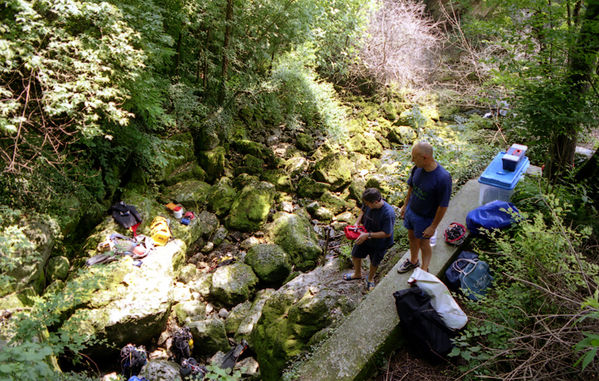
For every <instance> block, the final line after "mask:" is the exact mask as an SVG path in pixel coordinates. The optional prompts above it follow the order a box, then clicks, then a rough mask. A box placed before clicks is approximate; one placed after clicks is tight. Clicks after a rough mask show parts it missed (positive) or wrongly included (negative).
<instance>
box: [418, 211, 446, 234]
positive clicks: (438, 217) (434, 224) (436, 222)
mask: <svg viewBox="0 0 599 381" xmlns="http://www.w3.org/2000/svg"><path fill="white" fill-rule="evenodd" d="M445 212H447V207H446V206H440V207H438V208H437V212H436V213H435V218H433V222H432V223H431V224H430V226H429V227H428V228H426V229H424V231H423V232H422V237H424V238H430V237H432V236H433V234H435V230H436V229H437V226H439V224H440V223H441V220H442V219H443V216H445Z"/></svg>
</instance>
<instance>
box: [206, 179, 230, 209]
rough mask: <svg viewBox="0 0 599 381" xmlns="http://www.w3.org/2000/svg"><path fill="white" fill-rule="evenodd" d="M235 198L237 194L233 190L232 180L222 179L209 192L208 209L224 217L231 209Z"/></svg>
mask: <svg viewBox="0 0 599 381" xmlns="http://www.w3.org/2000/svg"><path fill="white" fill-rule="evenodd" d="M235 196H237V192H236V191H235V189H234V188H233V183H232V181H231V179H230V178H228V177H221V178H220V179H219V180H218V181H217V182H216V183H214V185H213V186H212V187H211V188H210V190H209V192H208V196H207V201H208V208H210V210H211V211H213V212H214V213H216V214H217V215H218V216H221V217H222V216H224V215H226V214H227V213H228V212H229V210H230V209H231V205H232V204H233V200H235Z"/></svg>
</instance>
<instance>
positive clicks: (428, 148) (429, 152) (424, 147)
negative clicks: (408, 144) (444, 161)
mask: <svg viewBox="0 0 599 381" xmlns="http://www.w3.org/2000/svg"><path fill="white" fill-rule="evenodd" d="M414 150H416V152H417V153H419V154H420V155H424V156H428V157H430V158H432V157H433V146H432V145H431V144H430V143H428V142H417V143H416V144H414Z"/></svg>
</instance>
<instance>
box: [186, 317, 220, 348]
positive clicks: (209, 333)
mask: <svg viewBox="0 0 599 381" xmlns="http://www.w3.org/2000/svg"><path fill="white" fill-rule="evenodd" d="M187 326H188V327H189V329H190V330H191V334H192V335H193V341H194V343H196V345H194V348H193V351H194V353H197V354H199V355H209V356H210V355H213V354H215V353H216V352H218V351H223V352H227V351H228V350H229V348H230V345H229V340H228V339H227V333H226V332H225V322H224V321H223V320H222V319H219V318H216V317H214V318H209V319H205V320H198V321H192V322H190V323H189V324H188V325H187Z"/></svg>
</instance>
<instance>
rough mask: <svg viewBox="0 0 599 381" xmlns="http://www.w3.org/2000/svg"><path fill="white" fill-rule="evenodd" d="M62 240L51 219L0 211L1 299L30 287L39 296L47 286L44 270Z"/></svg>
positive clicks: (56, 223) (13, 211) (32, 213)
mask: <svg viewBox="0 0 599 381" xmlns="http://www.w3.org/2000/svg"><path fill="white" fill-rule="evenodd" d="M61 239H62V236H61V233H60V227H59V225H58V222H57V221H56V220H54V219H53V218H51V217H49V216H45V215H41V214H38V213H35V212H27V213H23V212H21V211H19V210H13V209H10V208H7V207H2V208H0V242H4V243H2V244H0V250H1V251H2V257H3V258H2V262H3V263H2V264H3V266H2V268H1V269H0V271H1V275H4V276H3V277H0V286H1V287H0V296H3V295H7V294H9V293H11V292H13V291H20V290H24V289H26V288H31V287H33V289H34V290H35V292H36V293H37V294H41V293H42V291H43V289H44V286H45V284H46V276H45V272H44V268H45V266H46V263H47V261H48V259H49V258H50V256H51V254H52V250H53V249H54V247H55V245H56V244H57V243H58V242H59V241H61ZM9 279H11V280H10V281H8V280H9ZM3 281H6V283H2V282H3Z"/></svg>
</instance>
